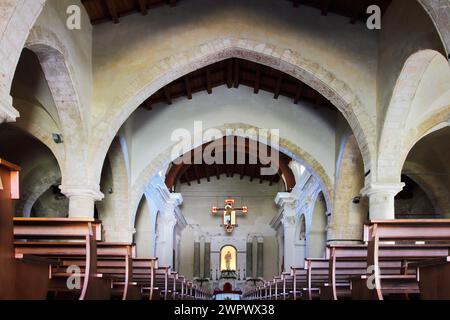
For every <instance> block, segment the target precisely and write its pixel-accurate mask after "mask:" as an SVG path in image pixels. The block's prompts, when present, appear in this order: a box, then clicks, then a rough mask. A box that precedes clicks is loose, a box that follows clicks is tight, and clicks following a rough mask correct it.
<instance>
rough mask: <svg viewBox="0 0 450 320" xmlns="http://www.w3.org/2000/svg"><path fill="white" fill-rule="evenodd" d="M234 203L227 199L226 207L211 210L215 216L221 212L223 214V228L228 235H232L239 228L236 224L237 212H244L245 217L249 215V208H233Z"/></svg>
mask: <svg viewBox="0 0 450 320" xmlns="http://www.w3.org/2000/svg"><path fill="white" fill-rule="evenodd" d="M234 202H235V201H234V199H226V200H225V207H223V208H218V207H212V209H211V212H212V214H213V215H216V214H217V213H218V212H219V211H222V212H223V226H224V227H225V231H226V232H227V233H232V232H233V230H234V228H235V227H237V226H238V225H237V223H236V212H242V213H243V214H244V215H246V214H247V213H248V207H246V206H243V207H233V205H234Z"/></svg>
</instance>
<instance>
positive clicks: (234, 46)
mask: <svg viewBox="0 0 450 320" xmlns="http://www.w3.org/2000/svg"><path fill="white" fill-rule="evenodd" d="M228 58H241V59H245V60H249V61H253V62H257V63H260V64H263V65H266V66H269V67H272V68H274V69H277V70H280V71H282V72H285V73H286V74H289V75H291V76H293V77H295V78H297V79H299V80H301V81H302V82H304V83H305V84H307V85H308V86H310V87H311V88H313V89H315V90H316V91H318V92H319V93H321V94H322V95H323V96H324V97H325V98H327V99H328V100H330V102H331V103H333V105H335V106H336V107H337V108H338V110H339V111H340V112H341V113H342V114H343V115H344V117H345V118H346V120H347V121H348V123H349V125H350V127H351V128H352V130H353V132H354V134H355V136H356V137H357V140H358V145H359V147H360V149H361V153H362V154H363V158H364V165H365V169H366V171H368V170H370V169H371V167H372V159H373V156H374V154H375V152H374V151H375V139H374V137H375V136H376V128H375V125H374V123H373V122H372V120H371V119H370V117H369V115H368V114H367V112H366V110H365V109H364V107H363V104H362V102H361V101H360V100H359V98H358V97H357V95H356V94H355V93H354V92H353V90H352V89H351V88H350V87H349V86H348V85H347V84H346V83H345V82H343V81H342V80H340V79H338V78H337V77H336V75H334V74H332V73H331V72H330V71H328V70H327V69H325V68H324V67H323V66H321V65H320V64H319V63H317V62H315V61H312V60H309V59H306V58H305V57H303V56H302V55H301V54H300V53H298V52H294V51H292V50H289V49H282V48H278V47H276V46H274V45H272V44H269V43H260V42H257V41H253V40H249V39H235V38H222V39H217V40H214V41H211V42H209V43H206V44H203V45H200V46H197V47H194V48H191V49H190V50H187V51H184V52H180V53H177V54H176V55H174V56H171V57H167V58H165V59H163V60H161V61H160V62H159V63H157V64H155V65H152V66H151V67H149V68H143V70H142V72H141V73H139V74H137V75H136V76H135V77H134V80H133V81H131V82H130V85H129V87H128V88H124V90H123V92H125V93H119V95H118V96H117V97H116V98H115V99H114V100H115V101H117V104H118V105H122V106H123V107H121V108H120V110H119V111H117V112H116V113H115V114H112V115H111V116H110V118H105V119H104V120H101V123H100V124H99V127H103V128H105V132H104V133H103V134H102V135H101V137H99V138H98V139H99V140H98V141H97V142H96V143H94V144H93V146H95V147H93V149H92V150H91V151H92V153H91V156H92V157H93V161H92V163H93V164H94V167H95V170H94V174H97V176H95V177H94V181H97V180H98V174H99V173H98V171H99V169H98V168H99V166H101V163H102V161H103V159H104V157H105V155H106V152H107V148H108V145H109V143H110V142H111V141H112V139H113V137H114V136H115V135H116V133H117V131H118V130H119V129H120V127H121V126H122V124H123V123H124V122H125V121H126V120H127V119H128V118H129V117H130V115H131V114H132V113H133V112H134V110H136V108H137V107H138V106H139V105H140V104H142V103H143V102H144V100H146V99H147V98H148V97H149V96H151V95H152V94H153V93H155V92H156V91H157V90H159V89H160V88H162V87H163V86H165V85H167V84H168V83H170V82H172V81H174V80H176V79H178V78H180V77H182V76H184V75H186V74H188V73H190V72H192V71H194V70H197V69H200V68H202V67H205V66H207V65H210V64H212V63H214V62H218V61H222V60H225V59H228ZM130 92H136V94H135V95H134V96H132V97H131V98H129V96H128V93H130Z"/></svg>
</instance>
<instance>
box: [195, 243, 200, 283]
mask: <svg viewBox="0 0 450 320" xmlns="http://www.w3.org/2000/svg"><path fill="white" fill-rule="evenodd" d="M194 278H200V242H198V241H196V242H194Z"/></svg>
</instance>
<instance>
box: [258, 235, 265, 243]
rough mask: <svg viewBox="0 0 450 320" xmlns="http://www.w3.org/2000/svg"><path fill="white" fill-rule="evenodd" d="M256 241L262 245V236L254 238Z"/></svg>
mask: <svg viewBox="0 0 450 320" xmlns="http://www.w3.org/2000/svg"><path fill="white" fill-rule="evenodd" d="M256 240H257V241H258V243H264V237H263V236H258V237H256Z"/></svg>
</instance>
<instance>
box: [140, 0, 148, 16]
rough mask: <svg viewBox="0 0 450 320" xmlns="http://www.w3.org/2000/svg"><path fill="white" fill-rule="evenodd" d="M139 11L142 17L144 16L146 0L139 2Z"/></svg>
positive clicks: (145, 13)
mask: <svg viewBox="0 0 450 320" xmlns="http://www.w3.org/2000/svg"><path fill="white" fill-rule="evenodd" d="M139 10H140V11H141V13H142V15H143V16H146V15H147V13H148V11H147V0H139Z"/></svg>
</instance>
